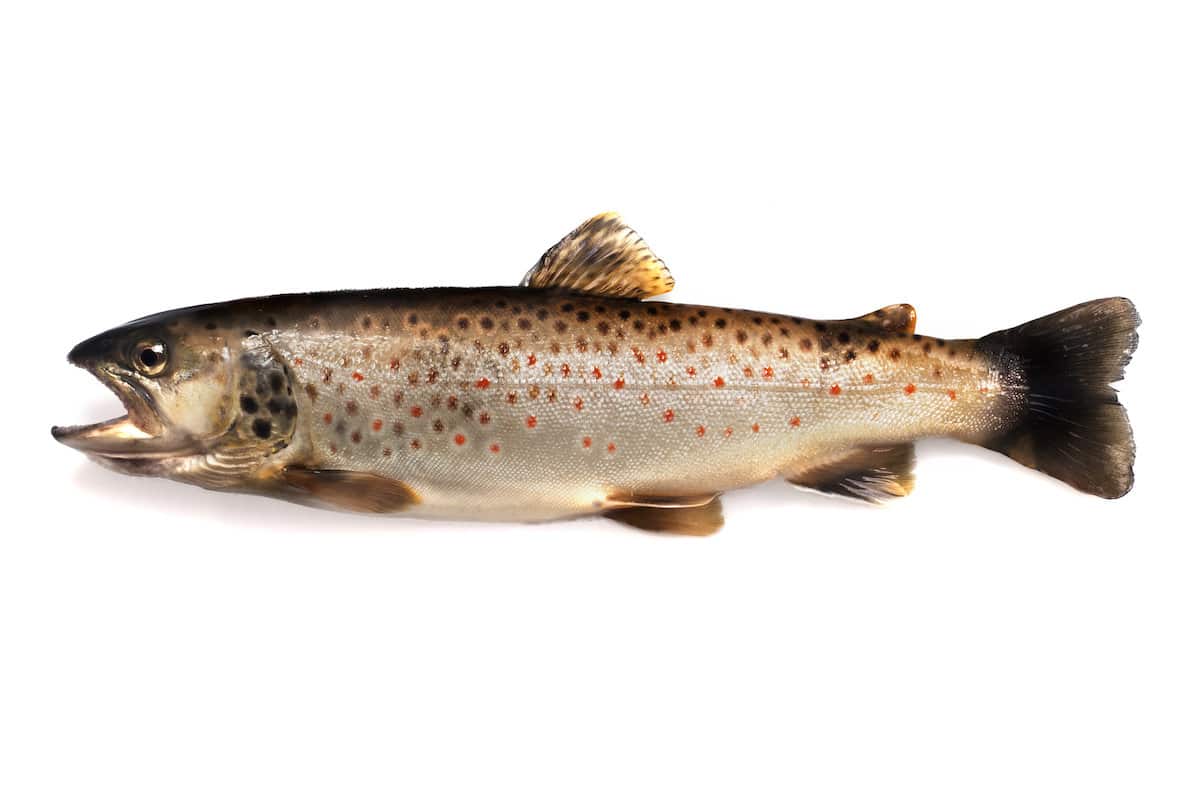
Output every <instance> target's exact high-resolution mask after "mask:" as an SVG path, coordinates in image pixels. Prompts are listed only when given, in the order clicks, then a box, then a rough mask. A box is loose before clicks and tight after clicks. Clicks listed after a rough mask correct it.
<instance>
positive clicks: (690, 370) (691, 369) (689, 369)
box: [687, 367, 696, 377]
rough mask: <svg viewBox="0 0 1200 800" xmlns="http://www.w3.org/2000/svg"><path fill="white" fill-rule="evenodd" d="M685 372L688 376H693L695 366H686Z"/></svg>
mask: <svg viewBox="0 0 1200 800" xmlns="http://www.w3.org/2000/svg"><path fill="white" fill-rule="evenodd" d="M687 374H688V375H690V376H692V377H695V375H696V368H695V367H688V368H687Z"/></svg>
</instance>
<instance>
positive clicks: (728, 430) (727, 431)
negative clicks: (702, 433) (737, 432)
mask: <svg viewBox="0 0 1200 800" xmlns="http://www.w3.org/2000/svg"><path fill="white" fill-rule="evenodd" d="M724 433H725V438H726V439H728V438H729V437H730V436H733V428H726V429H725V430H724Z"/></svg>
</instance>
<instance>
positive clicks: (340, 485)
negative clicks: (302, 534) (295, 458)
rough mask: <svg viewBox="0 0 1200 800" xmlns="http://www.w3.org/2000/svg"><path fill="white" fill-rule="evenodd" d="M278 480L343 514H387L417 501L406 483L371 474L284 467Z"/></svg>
mask: <svg viewBox="0 0 1200 800" xmlns="http://www.w3.org/2000/svg"><path fill="white" fill-rule="evenodd" d="M280 477H282V478H283V481H284V482H285V483H286V484H287V485H288V486H290V487H292V488H293V489H295V490H298V491H300V492H302V493H303V495H304V496H305V499H308V500H312V501H315V502H318V503H320V504H322V505H326V506H332V507H334V508H339V509H342V510H345V511H359V512H363V513H367V514H390V513H394V512H397V511H403V510H404V509H406V508H408V507H409V506H413V505H416V504H417V503H418V502H420V498H419V497H418V496H417V493H416V492H414V491H413V490H412V488H411V487H409V486H408V484H406V483H404V482H403V481H397V480H393V479H392V478H385V477H382V476H380V475H376V474H374V473H371V472H355V471H353V470H341V469H309V468H307V467H285V468H284V469H283V470H282V471H281V473H280Z"/></svg>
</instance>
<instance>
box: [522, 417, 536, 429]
mask: <svg viewBox="0 0 1200 800" xmlns="http://www.w3.org/2000/svg"><path fill="white" fill-rule="evenodd" d="M525 427H526V428H536V427H537V417H535V416H533V415H532V414H531V415H530V416H528V417H526V418H525Z"/></svg>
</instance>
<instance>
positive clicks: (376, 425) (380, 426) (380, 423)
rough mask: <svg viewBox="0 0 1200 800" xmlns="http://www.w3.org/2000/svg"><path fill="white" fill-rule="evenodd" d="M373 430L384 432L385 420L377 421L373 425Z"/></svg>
mask: <svg viewBox="0 0 1200 800" xmlns="http://www.w3.org/2000/svg"><path fill="white" fill-rule="evenodd" d="M371 429H372V430H376V431H381V430H383V420H381V419H377V420H375V421H374V422H372V423H371Z"/></svg>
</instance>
